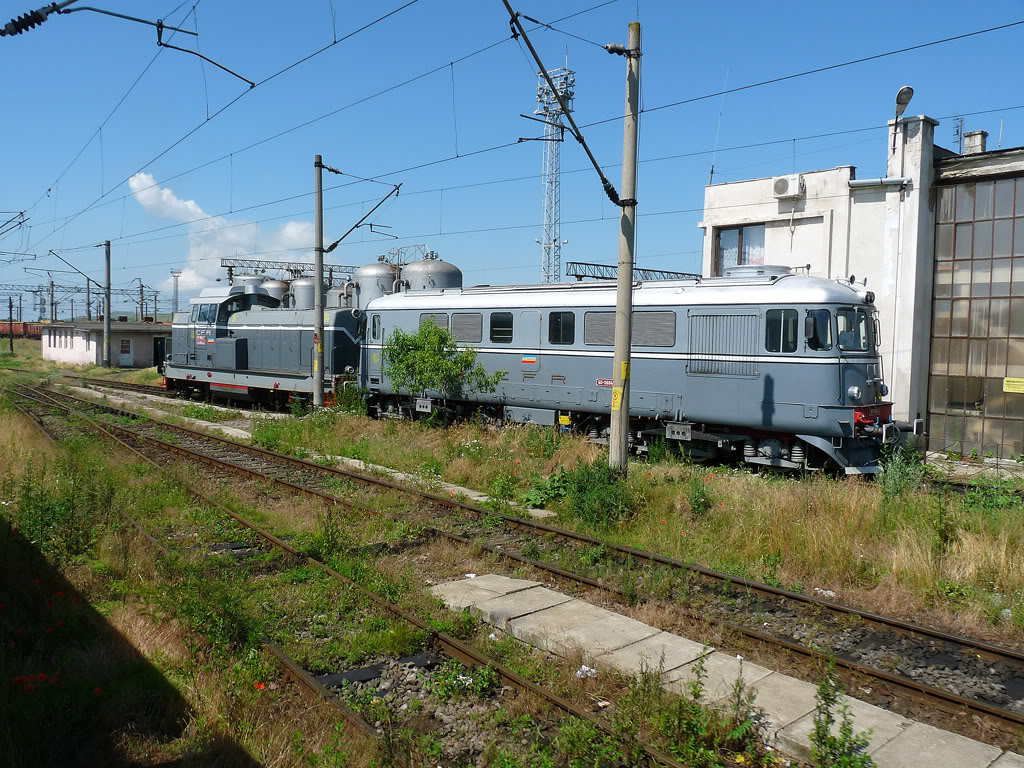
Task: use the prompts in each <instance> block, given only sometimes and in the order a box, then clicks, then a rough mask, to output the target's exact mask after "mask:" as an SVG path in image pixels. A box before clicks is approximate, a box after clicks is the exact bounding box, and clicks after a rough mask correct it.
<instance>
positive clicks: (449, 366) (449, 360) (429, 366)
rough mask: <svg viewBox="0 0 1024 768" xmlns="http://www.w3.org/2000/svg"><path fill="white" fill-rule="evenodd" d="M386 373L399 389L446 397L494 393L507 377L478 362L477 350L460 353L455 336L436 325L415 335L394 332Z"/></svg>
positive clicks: (386, 349)
mask: <svg viewBox="0 0 1024 768" xmlns="http://www.w3.org/2000/svg"><path fill="white" fill-rule="evenodd" d="M384 372H385V373H386V374H387V376H388V378H389V379H391V383H392V385H393V386H394V387H395V388H396V389H399V390H405V391H406V392H408V393H409V394H412V395H424V394H426V393H427V392H428V391H433V392H439V393H440V394H441V396H442V397H456V396H458V395H461V394H466V393H468V392H493V391H494V390H495V389H497V387H498V382H499V381H501V380H502V378H503V377H504V376H505V374H506V371H495V372H494V373H488V372H487V371H486V370H485V369H484V367H483V366H482V365H480V363H478V362H477V361H476V350H475V349H472V348H469V349H459V346H458V343H457V342H456V341H455V337H454V336H453V335H452V334H451V332H450V331H449V330H448V329H447V328H440V327H438V326H437V325H435V324H434V323H432V322H424V323H421V324H420V327H419V328H418V329H417V330H416V332H415V333H406V332H405V331H403V330H402V329H401V328H396V329H395V330H394V332H393V333H392V334H391V337H390V338H389V339H388V340H387V342H386V343H385V345H384Z"/></svg>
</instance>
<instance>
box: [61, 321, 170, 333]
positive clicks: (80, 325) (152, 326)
mask: <svg viewBox="0 0 1024 768" xmlns="http://www.w3.org/2000/svg"><path fill="white" fill-rule="evenodd" d="M43 327H44V328H74V329H75V330H78V331H99V332H100V333H102V332H103V321H102V320H99V321H92V322H90V321H88V320H87V321H85V322H76V323H43ZM145 331H148V332H149V333H170V332H171V324H170V323H124V322H117V321H114V320H111V321H110V332H111V333H114V332H117V333H124V332H128V333H142V332H145Z"/></svg>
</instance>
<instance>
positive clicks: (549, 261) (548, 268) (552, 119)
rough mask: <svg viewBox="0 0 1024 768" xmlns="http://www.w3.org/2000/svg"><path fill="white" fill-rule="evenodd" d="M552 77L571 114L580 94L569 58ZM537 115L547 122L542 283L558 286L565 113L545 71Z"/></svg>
mask: <svg viewBox="0 0 1024 768" xmlns="http://www.w3.org/2000/svg"><path fill="white" fill-rule="evenodd" d="M548 77H550V78H551V82H552V83H554V86H555V89H556V90H557V92H558V94H559V95H560V96H561V97H562V102H563V103H564V104H565V105H566V107H567V111H569V112H571V111H572V108H573V103H572V101H573V96H574V95H575V91H576V73H575V72H573V71H572V70H571V69H569V67H568V59H567V60H566V66H564V67H558V68H557V69H551V70H548ZM533 114H535V115H537V116H539V117H540V119H541V120H543V121H544V139H543V145H544V165H543V176H542V179H543V184H544V230H543V233H542V235H541V239H540V241H539V242H540V249H541V256H540V273H541V281H542V282H545V283H557V282H559V280H561V277H562V276H561V272H562V240H561V217H562V204H561V192H560V190H559V182H560V180H561V176H562V168H561V157H560V149H561V146H562V139H563V137H564V135H565V128H564V127H563V126H562V115H564V114H565V112H563V110H562V107H561V104H560V103H559V100H558V96H556V95H555V91H552V90H551V87H550V86H549V85H548V82H547V79H545V77H544V73H543V72H540V73H538V75H537V109H535V110H534V111H533Z"/></svg>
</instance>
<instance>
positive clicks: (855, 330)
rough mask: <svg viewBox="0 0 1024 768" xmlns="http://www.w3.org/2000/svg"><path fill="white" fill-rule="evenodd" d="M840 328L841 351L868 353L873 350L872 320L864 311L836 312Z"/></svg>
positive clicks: (846, 310)
mask: <svg viewBox="0 0 1024 768" xmlns="http://www.w3.org/2000/svg"><path fill="white" fill-rule="evenodd" d="M836 324H837V326H838V328H839V349H841V350H842V351H844V352H867V351H868V350H869V349H870V348H871V318H870V317H869V316H868V313H867V312H866V311H864V310H863V309H840V310H837V311H836Z"/></svg>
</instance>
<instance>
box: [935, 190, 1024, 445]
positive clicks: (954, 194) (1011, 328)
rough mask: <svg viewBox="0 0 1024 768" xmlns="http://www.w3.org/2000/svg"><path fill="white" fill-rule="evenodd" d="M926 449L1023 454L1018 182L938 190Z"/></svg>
mask: <svg viewBox="0 0 1024 768" xmlns="http://www.w3.org/2000/svg"><path fill="white" fill-rule="evenodd" d="M936 195H937V203H938V204H937V206H936V210H937V213H936V224H935V260H934V270H935V271H934V281H933V283H932V296H933V300H932V330H931V357H930V376H929V393H928V435H929V444H928V447H929V449H931V450H934V451H952V452H955V453H960V454H963V455H965V456H978V457H981V456H993V457H997V458H1005V459H1010V458H1016V457H1018V456H1020V455H1022V454H1024V395H1022V394H1017V393H1015V392H1012V391H1011V392H1006V391H1004V386H1005V379H1007V378H1019V377H1024V178H1017V179H1000V180H996V181H980V182H972V183H963V184H955V185H950V186H943V187H939V188H938V189H937V190H936Z"/></svg>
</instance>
